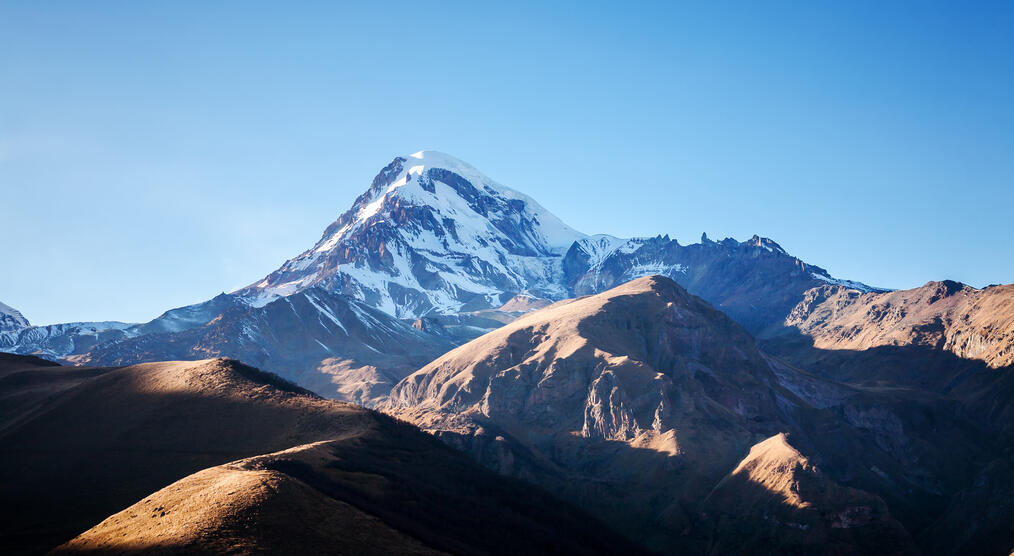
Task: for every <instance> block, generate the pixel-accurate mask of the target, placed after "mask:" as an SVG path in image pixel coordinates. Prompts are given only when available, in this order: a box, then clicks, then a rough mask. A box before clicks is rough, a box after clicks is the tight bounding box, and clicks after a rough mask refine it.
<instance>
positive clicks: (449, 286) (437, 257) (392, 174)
mask: <svg viewBox="0 0 1014 556" xmlns="http://www.w3.org/2000/svg"><path fill="white" fill-rule="evenodd" d="M585 237H586V236H585V235H584V234H582V233H580V232H577V231H576V230H574V229H572V228H571V227H569V226H567V225H566V224H564V223H563V222H562V221H561V220H560V219H558V218H557V217H556V216H554V215H553V214H552V213H550V212H549V211H548V210H546V209H545V208H544V207H542V206H541V205H539V204H538V203H537V202H536V201H535V200H534V199H532V198H531V197H528V196H527V195H524V194H523V193H520V192H518V191H516V190H514V189H511V188H509V187H506V186H504V185H501V184H499V183H497V182H495V181H493V180H492V179H490V178H489V177H487V176H486V175H484V174H483V173H482V172H480V171H479V170H477V169H476V168H474V167H473V166H471V165H469V164H467V163H465V162H463V161H461V160H459V159H457V158H455V157H453V156H450V155H447V154H444V153H441V152H438V151H419V152H416V153H412V154H410V155H406V156H399V157H396V158H395V159H394V160H393V161H391V163H390V164H388V165H387V166H385V167H384V168H383V169H381V171H380V172H379V173H378V174H377V176H376V177H375V178H374V179H373V182H372V183H371V184H370V187H369V188H368V189H367V190H366V192H364V193H363V194H362V195H360V196H359V197H358V198H357V199H356V200H355V202H354V203H353V205H352V207H351V208H350V209H349V210H348V211H346V212H345V213H343V214H342V215H341V216H340V217H339V218H338V219H337V220H336V221H335V222H334V223H332V224H331V225H330V226H328V228H327V229H326V230H325V232H324V234H323V236H322V237H321V239H320V241H318V242H317V244H316V245H314V246H313V247H312V248H311V249H309V250H307V251H305V252H303V253H301V254H300V255H298V256H296V257H295V258H293V259H290V260H289V261H287V262H286V263H285V264H284V265H282V267H281V268H279V269H278V270H277V271H275V272H274V273H272V274H271V275H269V276H268V277H267V278H265V279H264V280H262V281H260V282H258V283H256V284H254V285H252V286H250V287H248V288H245V289H243V290H240V292H238V293H240V294H241V295H243V296H244V297H246V298H248V299H250V301H251V302H252V303H254V304H263V303H266V302H268V301H270V300H271V299H274V298H276V297H278V296H285V295H290V294H292V293H295V292H297V291H301V290H303V289H305V288H307V287H310V286H313V285H320V286H322V287H325V288H326V289H328V290H329V291H333V292H340V293H344V294H347V295H350V296H352V297H354V298H357V299H359V300H360V301H363V302H365V303H366V304H368V305H371V306H374V307H377V308H379V309H381V310H384V311H386V312H388V313H390V314H393V315H396V316H400V317H415V316H420V315H424V314H427V313H430V312H442V313H443V312H457V311H461V310H469V309H473V308H474V309H480V308H487V307H496V306H499V305H500V304H502V303H503V302H505V301H506V300H508V299H510V298H511V297H512V296H513V295H514V294H516V293H517V292H519V291H522V290H525V289H529V290H532V291H534V292H536V293H537V294H538V295H542V296H545V297H549V298H558V297H561V296H563V295H565V294H566V292H565V289H564V288H563V287H562V286H561V285H560V284H561V283H562V281H561V280H560V279H559V278H560V275H561V272H562V271H561V268H560V260H561V259H562V256H563V255H564V254H565V253H566V252H567V250H568V249H569V248H570V246H571V245H572V244H573V243H574V242H575V241H577V240H580V239H583V238H585Z"/></svg>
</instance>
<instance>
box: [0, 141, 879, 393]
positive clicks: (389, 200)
mask: <svg viewBox="0 0 1014 556" xmlns="http://www.w3.org/2000/svg"><path fill="white" fill-rule="evenodd" d="M652 274H660V275H664V276H668V277H670V278H672V279H674V280H676V281H677V282H678V283H680V284H683V285H684V286H686V287H687V288H688V289H689V290H690V291H691V292H693V293H695V294H698V295H700V296H701V297H703V298H704V299H706V300H707V301H709V302H710V303H712V304H713V305H715V306H716V307H718V308H719V309H721V310H723V311H724V312H726V313H727V314H729V315H730V316H732V317H733V318H734V319H736V320H737V321H739V322H740V323H741V324H743V325H744V326H746V327H747V329H748V330H750V331H752V332H754V333H764V332H769V333H770V332H777V331H778V330H779V329H780V327H781V326H782V322H783V321H784V318H785V316H786V315H788V313H789V311H791V310H792V308H793V307H794V306H795V305H796V304H797V303H798V302H799V301H801V300H802V299H803V294H804V292H805V291H807V290H808V289H810V288H813V287H816V286H820V285H824V284H835V285H842V286H843V287H846V288H849V289H855V290H857V291H863V292H868V291H880V290H876V289H875V288H871V287H869V286H866V285H864V284H861V283H858V282H853V281H847V280H840V279H836V278H833V277H832V276H831V275H830V274H829V273H828V272H827V271H825V270H824V269H822V268H820V267H816V266H812V265H809V264H807V263H804V262H802V261H800V260H799V259H797V258H795V257H792V256H791V255H789V254H788V253H786V252H785V251H784V250H783V249H782V248H781V247H779V246H778V244H776V243H775V242H773V241H771V240H769V239H766V238H760V237H757V236H754V237H753V238H751V239H750V240H748V241H745V242H737V241H735V240H732V239H725V240H723V241H721V242H714V241H711V240H709V239H707V237H706V236H704V237H702V240H701V243H699V244H693V245H680V244H679V243H678V242H677V241H676V240H670V239H669V238H668V237H665V236H659V237H654V238H636V239H620V238H615V237H611V236H606V235H597V236H588V235H585V234H583V233H580V232H577V231H575V230H574V229H572V228H570V227H569V226H567V225H566V224H564V223H563V222H561V221H560V220H559V219H558V218H557V217H555V216H554V215H552V214H551V213H549V212H548V211H547V210H546V209H545V208H543V207H542V206H540V205H539V204H538V203H537V202H536V201H535V200H533V199H531V198H530V197H528V196H526V195H524V194H522V193H519V192H517V191H515V190H513V189H510V188H508V187H505V186H503V185H500V184H498V183H496V182H494V181H493V180H491V179H490V178H488V177H486V176H485V175H483V174H482V173H481V172H479V171H478V170H476V169H475V168H473V167H472V166H470V165H468V164H467V163H465V162H462V161H460V160H458V159H455V158H453V157H451V156H449V155H446V154H443V153H439V152H435V151H420V152H417V153H414V154H411V155H407V156H403V157H396V158H395V159H394V160H393V161H392V162H391V163H390V164H388V165H387V166H385V167H384V168H383V169H381V171H380V172H379V173H378V174H377V176H376V177H375V178H374V179H373V181H372V183H371V184H370V186H369V188H368V189H367V191H366V192H365V193H363V194H362V195H361V196H359V198H357V199H356V201H355V203H354V204H353V206H352V207H351V208H350V209H349V210H347V211H345V212H344V213H342V215H341V216H339V218H338V219H337V220H336V221H335V222H334V223H332V224H331V225H329V226H328V227H327V228H326V230H325V231H324V234H323V236H322V237H321V239H320V241H318V242H317V244H316V245H314V246H313V247H312V248H310V249H308V250H307V251H305V252H303V253H301V254H299V255H297V256H296V257H294V258H292V259H290V260H288V261H286V262H285V263H284V264H282V266H281V267H280V268H279V269H278V270H276V271H275V272H272V273H271V274H269V275H268V276H267V277H265V278H264V279H263V280H260V281H257V282H255V283H254V284H252V285H251V286H248V287H246V288H242V289H240V290H238V291H236V292H233V293H229V294H224V293H223V294H221V295H218V296H216V297H214V298H212V299H210V300H208V301H205V302H203V303H198V304H195V305H190V306H187V307H181V308H177V309H172V310H169V311H166V312H165V313H164V314H162V315H161V316H159V317H158V318H156V319H154V320H152V321H150V322H148V323H144V324H128V323H121V322H83V323H67V324H57V325H48V326H38V327H32V326H29V325H28V322H27V320H24V319H23V318H20V314H17V315H16V316H15V313H16V311H14V312H7V313H5V314H8V315H10V318H9V319H8V320H9V324H5V325H4V327H3V328H2V329H0V349H2V350H4V351H8V352H12V353H23V354H36V355H40V356H43V357H48V358H51V359H56V360H59V359H67V360H70V361H76V362H79V363H90V364H117V365H122V364H131V363H137V362H142V361H155V360H164V359H167V358H169V359H179V358H182V359H199V358H205V357H208V356H226V357H235V358H240V359H243V360H245V361H250V362H252V363H255V364H258V365H265V366H269V367H271V368H273V369H275V370H276V371H277V372H280V373H282V374H283V375H285V376H286V377H288V378H291V379H293V380H296V381H297V382H299V383H300V384H302V385H304V386H306V387H308V388H311V389H313V390H314V391H316V392H318V393H320V394H322V395H325V396H329V397H338V398H340V399H346V400H351V401H359V402H370V401H371V400H373V399H374V398H376V397H378V396H383V395H384V394H386V390H385V389H386V388H387V387H388V386H390V385H391V384H393V383H392V382H391V381H392V380H394V381H396V380H397V379H399V378H401V377H403V376H404V375H405V374H406V373H407V372H409V371H411V370H414V369H415V368H417V367H418V366H419V365H421V364H423V363H425V362H426V361H424V360H423V359H426V358H427V357H430V358H432V357H435V356H436V355H439V354H440V353H442V352H443V351H446V349H448V347H449V345H450V344H449V342H451V343H461V342H462V341H467V340H470V339H472V338H474V337H476V336H479V335H481V334H483V333H485V332H488V331H489V330H491V329H493V328H496V327H498V326H500V325H502V324H503V323H504V322H507V321H509V320H510V319H511V318H513V316H511V315H512V314H513V315H514V316H516V315H517V314H519V313H520V312H523V311H518V309H519V307H520V306H519V305H518V304H517V303H516V302H515V303H513V304H511V302H512V300H515V301H516V299H518V297H517V296H521V297H520V298H523V299H525V300H528V301H525V303H526V304H527V305H526V307H529V308H530V307H535V306H539V305H544V304H546V303H548V302H552V301H556V300H560V299H566V298H569V297H573V296H575V295H587V294H590V293H596V292H599V291H603V290H606V289H608V288H611V287H613V286H616V285H619V284H621V283H623V282H626V281H628V280H631V279H634V278H637V277H640V276H647V275H652ZM308 291H312V292H314V293H312V294H309V297H307V296H297V297H293V298H292V299H290V300H289V302H288V303H287V304H281V305H272V303H273V302H277V301H278V300H279V299H288V298H289V297H290V296H293V295H294V294H300V293H302V292H308ZM314 300H318V301H314ZM319 300H324V301H319ZM293 304H295V305H293ZM505 304H506V305H505ZM332 305H340V306H342V307H343V308H355V310H351V309H350V310H344V309H343V310H338V311H337V312H336V311H334V310H332V309H330V308H328V306H332ZM288 307H298V310H296V311H288V310H287V309H285V308H288ZM501 307H505V309H504V310H500V308H501ZM12 311H13V310H12ZM490 312H492V314H491V313H490ZM361 315H369V320H370V321H371V323H374V324H375V323H377V322H381V321H382V322H383V324H382V325H379V326H375V327H374V328H373V329H374V330H397V331H398V332H397V333H396V335H400V336H398V337H399V338H402V339H405V342H401V341H400V340H399V341H394V340H392V338H393V337H392V336H385V337H383V338H372V339H368V338H367V336H369V334H366V335H363V336H362V337H358V338H355V339H351V340H350V339H349V338H344V339H342V338H341V334H338V335H337V336H332V335H331V331H339V332H341V331H342V330H343V328H342V327H344V329H345V330H352V329H363V327H366V326H367V325H365V324H363V322H362V319H360V318H359V317H360V316H361ZM220 316H221V317H222V318H219V317H220ZM418 318H423V320H422V321H419V322H418V323H415V326H416V330H417V331H416V332H413V331H409V330H407V328H406V326H405V325H406V324H409V325H411V324H413V323H414V321H415V320H416V319H418ZM297 321H298V322H297ZM399 321H404V322H399ZM7 322H8V321H7V320H5V321H4V323H7ZM244 327H245V328H244ZM448 327H450V330H449V329H448ZM226 330H232V332H227V331H226ZM282 336H284V337H285V338H286V339H285V341H284V342H283V341H281V340H280V338H281V337H282ZM297 337H298V338H297ZM223 338H228V341H222V340H223ZM420 342H422V343H426V342H429V343H430V344H431V347H430V348H421V347H419V346H421V344H420ZM399 344H403V345H405V346H407V347H408V348H410V349H409V351H411V352H412V353H413V354H415V356H414V357H408V358H404V359H402V360H397V359H398V357H399V356H398V355H396V353H399V349H398V348H397V347H396V346H397V345H399ZM373 350H376V351H373ZM377 352H384V353H383V354H378V353H377ZM426 360H427V361H428V359H426ZM367 367H374V368H381V369H384V370H371V371H368V372H366V375H367V376H363V375H362V372H361V369H364V368H367ZM339 369H340V370H339ZM336 373H337V374H336ZM340 375H344V376H346V377H348V381H350V382H353V383H355V384H358V386H356V385H352V384H348V383H347V382H346V379H345V378H342V376H340ZM381 375H383V376H381ZM366 384H379V385H380V386H370V387H367V386H365V385H366ZM364 388H365V390H364ZM363 396H365V397H363Z"/></svg>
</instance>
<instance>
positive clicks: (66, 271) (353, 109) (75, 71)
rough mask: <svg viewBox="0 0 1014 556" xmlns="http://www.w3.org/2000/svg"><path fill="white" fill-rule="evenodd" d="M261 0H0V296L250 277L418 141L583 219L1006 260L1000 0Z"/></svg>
mask: <svg viewBox="0 0 1014 556" xmlns="http://www.w3.org/2000/svg"><path fill="white" fill-rule="evenodd" d="M272 4H274V5H270V4H268V3H264V4H258V3H254V2H195V3H191V4H187V3H184V2H161V3H154V2H126V1H124V2H33V1H29V0H26V1H23V2H2V3H0V200H2V205H0V215H2V219H3V220H2V222H3V230H4V241H3V256H2V258H0V261H2V263H0V301H3V302H5V303H7V304H9V305H12V306H14V307H16V308H18V309H20V310H22V312H23V313H24V314H25V316H26V317H27V318H28V319H29V320H31V321H32V322H33V323H38V324H46V323H52V322H62V321H70V320H102V319H119V320H127V321H145V320H148V319H151V318H153V317H155V316H157V315H158V314H159V313H161V312H162V311H163V310H165V309H168V308H170V307H174V306H180V305H184V304H188V303H193V302H198V301H201V300H204V299H207V298H209V297H211V296H213V295H215V294H217V293H219V292H221V291H223V290H225V291H229V290H232V289H234V288H236V287H238V286H242V285H246V284H249V283H251V282H254V281H255V280H258V279H259V278H261V277H263V276H264V275H265V274H267V273H268V272H270V271H271V270H273V269H274V268H276V267H277V266H278V265H279V264H280V263H281V262H282V261H284V260H285V259H287V258H289V257H291V256H293V255H295V254H297V253H299V252H300V251H302V250H304V249H305V248H307V247H309V246H311V245H312V244H313V243H314V242H315V241H316V240H317V239H319V237H320V234H321V233H322V232H323V230H324V228H325V227H326V226H327V224H328V223H330V222H331V221H332V220H334V219H335V218H336V217H337V215H338V214H339V213H340V212H342V211H343V210H344V209H345V208H347V207H348V206H349V205H350V204H351V203H352V200H353V199H354V198H355V197H356V196H357V195H358V194H360V193H361V192H362V191H363V190H365V189H366V187H367V185H368V183H369V181H370V179H372V177H373V176H374V175H375V174H376V172H377V170H378V169H379V168H380V167H382V166H383V165H384V164H386V163H387V162H389V161H390V159H391V158H393V157H394V156H396V155H399V154H406V153H410V152H413V151H416V150H419V149H422V148H428V149H437V150H441V151H444V152H447V153H450V154H453V155H455V156H457V157H459V158H461V159H463V160H466V161H468V162H470V163H472V164H473V165H474V166H476V167H477V168H479V169H480V170H482V171H483V172H485V173H486V174H487V175H489V176H490V177H492V178H493V179H496V180H497V181H500V182H501V183H503V184H505V185H508V186H511V187H514V188H515V189H518V190H521V191H524V192H526V193H528V194H530V195H532V196H533V197H535V198H536V199H538V200H539V201H540V203H541V204H542V205H544V206H545V207H546V208H548V209H549V210H551V211H553V212H554V213H556V214H557V215H558V216H559V217H561V218H562V219H563V220H564V221H566V222H568V223H569V224H571V225H572V226H573V227H575V228H577V229H579V230H581V231H584V232H587V233H609V234H613V235H617V236H647V235H656V234H666V233H667V234H669V235H670V236H671V237H674V238H677V239H679V240H680V242H681V243H684V244H686V243H694V242H697V241H698V240H699V238H700V235H701V232H707V233H708V236H709V237H712V238H723V237H727V236H731V237H735V238H737V239H740V240H743V239H746V238H748V237H750V236H751V235H753V234H755V233H756V234H760V235H763V236H768V237H771V238H773V239H774V240H776V241H778V242H779V243H780V244H781V245H782V246H783V247H784V248H785V249H786V250H788V251H789V252H790V253H792V254H794V255H797V256H799V257H800V258H802V259H803V260H805V261H807V262H810V263H813V264H817V265H820V266H823V267H825V268H827V269H828V270H829V271H830V272H831V273H832V274H833V275H835V276H840V277H845V278H850V279H855V280H861V281H864V282H867V283H870V284H874V285H878V286H885V287H893V288H909V287H914V286H918V285H921V284H923V283H925V282H926V281H928V280H934V279H943V278H951V279H957V280H961V281H964V282H966V283H970V284H972V285H975V286H984V285H986V284H989V283H1000V282H1003V283H1008V282H1014V246H1012V242H1014V233H1012V232H1014V223H1012V216H1014V3H1011V2H998V3H995V4H993V3H988V2H976V3H974V5H973V4H972V3H963V2H947V3H940V4H936V3H932V2H882V1H876V2H827V3H823V2H787V3H778V2H744V3H739V4H736V3H727V2H699V3H677V2H664V3H658V4H649V3H643V4H635V3H632V2H612V3H597V2H575V3H573V4H570V5H567V4H565V3H563V2H542V3H533V4H528V5H525V4H522V3H519V2H503V3H494V2H489V3H486V2H462V3H458V4H451V3H444V2H421V1H415V2H405V3H384V2H364V3H361V4H370V6H342V5H339V4H343V3H340V2H322V3H320V4H312V3H289V2H276V3H272ZM540 4H549V5H548V6H547V5H540ZM477 5H478V6H477Z"/></svg>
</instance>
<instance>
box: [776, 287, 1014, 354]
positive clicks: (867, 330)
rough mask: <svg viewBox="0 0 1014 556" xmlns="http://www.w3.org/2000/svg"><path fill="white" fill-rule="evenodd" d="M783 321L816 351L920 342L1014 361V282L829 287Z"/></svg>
mask: <svg viewBox="0 0 1014 556" xmlns="http://www.w3.org/2000/svg"><path fill="white" fill-rule="evenodd" d="M785 324H786V325H788V326H792V327H796V328H798V329H799V331H800V332H802V333H803V334H805V335H806V336H809V337H811V338H813V345H814V347H816V348H818V349H827V350H866V349H870V348H874V347H879V346H908V345H914V346H925V347H930V348H933V349H936V350H943V351H947V352H950V353H953V354H954V355H956V356H958V357H961V358H963V359H978V360H981V361H984V362H985V363H986V364H987V365H989V366H990V367H992V368H1000V367H1006V366H1009V365H1011V364H1014V285H1007V286H992V287H989V288H985V289H981V290H979V289H975V288H972V287H970V286H966V285H964V284H960V283H958V282H952V281H949V280H945V281H943V282H929V283H928V284H926V285H925V286H922V287H921V288H915V289H912V290H901V291H895V292H888V293H861V292H858V291H855V290H850V289H848V288H844V287H841V286H823V287H820V288H815V289H813V290H809V291H807V292H806V294H805V296H804V298H803V300H802V301H801V302H800V303H799V304H798V305H796V307H795V308H793V309H792V312H791V313H790V314H789V316H788V318H787V319H786V321H785Z"/></svg>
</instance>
